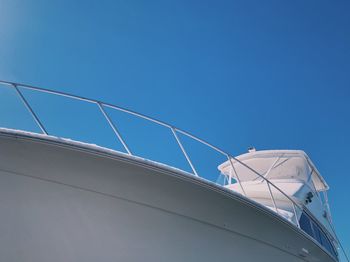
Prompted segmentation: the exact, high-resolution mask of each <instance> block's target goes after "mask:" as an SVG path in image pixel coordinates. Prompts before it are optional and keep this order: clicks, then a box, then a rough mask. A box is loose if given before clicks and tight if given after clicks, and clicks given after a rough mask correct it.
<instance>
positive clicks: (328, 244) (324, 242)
mask: <svg viewBox="0 0 350 262" xmlns="http://www.w3.org/2000/svg"><path fill="white" fill-rule="evenodd" d="M321 241H322V245H323V246H324V247H325V248H326V249H327V250H328V251H329V252H330V253H331V254H332V255H333V256H334V257H337V254H336V252H335V251H334V248H333V246H332V244H331V242H330V241H329V239H328V238H327V237H326V235H325V234H324V233H323V232H321Z"/></svg>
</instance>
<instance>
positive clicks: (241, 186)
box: [226, 154, 247, 197]
mask: <svg viewBox="0 0 350 262" xmlns="http://www.w3.org/2000/svg"><path fill="white" fill-rule="evenodd" d="M226 156H227V159H228V160H229V161H230V163H231V167H232V170H233V171H234V172H235V174H236V178H237V182H238V184H239V186H240V188H241V189H242V192H243V195H244V196H245V197H246V196H247V193H246V192H245V190H244V188H243V185H242V183H241V179H240V178H239V176H238V173H237V171H236V169H235V167H234V166H233V163H232V159H231V157H230V156H229V155H228V154H227V155H226ZM230 182H231V181H230Z"/></svg>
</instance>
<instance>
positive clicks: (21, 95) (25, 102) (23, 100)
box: [12, 84, 48, 135]
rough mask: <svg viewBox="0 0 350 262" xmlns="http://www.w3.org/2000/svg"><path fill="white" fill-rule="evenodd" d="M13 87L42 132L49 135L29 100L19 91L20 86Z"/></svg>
mask: <svg viewBox="0 0 350 262" xmlns="http://www.w3.org/2000/svg"><path fill="white" fill-rule="evenodd" d="M12 86H13V87H14V88H15V90H16V91H17V94H18V96H19V97H20V98H21V100H22V102H23V104H24V105H25V106H26V108H27V109H28V111H29V112H30V114H31V115H32V117H33V118H34V120H35V122H36V124H37V125H38V126H39V128H40V129H41V131H42V132H43V133H44V134H45V135H48V133H47V131H46V129H45V127H44V125H43V124H42V123H41V122H40V119H39V117H38V116H37V115H36V114H35V112H34V110H33V109H32V107H31V106H30V105H29V103H28V101H27V99H25V97H24V96H23V94H22V92H21V91H20V90H19V88H18V86H17V85H16V84H12Z"/></svg>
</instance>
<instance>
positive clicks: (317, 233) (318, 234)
mask: <svg viewBox="0 0 350 262" xmlns="http://www.w3.org/2000/svg"><path fill="white" fill-rule="evenodd" d="M311 223H312V228H313V230H314V235H313V237H314V239H316V240H317V242H318V243H320V244H321V245H322V240H321V231H320V229H319V227H318V226H317V224H316V223H315V222H313V221H312V222H311Z"/></svg>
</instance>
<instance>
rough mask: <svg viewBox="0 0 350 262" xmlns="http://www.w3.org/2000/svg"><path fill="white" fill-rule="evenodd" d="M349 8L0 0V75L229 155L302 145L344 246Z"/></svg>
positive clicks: (349, 182)
mask: <svg viewBox="0 0 350 262" xmlns="http://www.w3.org/2000/svg"><path fill="white" fill-rule="evenodd" d="M349 14H350V2H349V1H346V0H343V1H342V0H339V1H314V0H310V1H299V0H297V1H283V0H282V1H281V0H278V1H277V0H276V1H261V0H256V1H252V0H240V1H238V0H237V1H189V0H183V1H182V0H176V1H175V0H174V1H160V0H159V1H152V0H151V1H136V0H135V1H126V0H125V1H117V0H113V1H103V0H100V1H72V0H69V1H65V0H60V1H47V0H36V1H35V0H25V1H23V0H22V1H20V0H0V79H4V80H12V81H17V82H24V83H28V84H33V85H39V86H44V87H47V88H51V89H56V90H60V91H65V92H70V93H74V94H78V95H83V96H87V97H93V98H96V99H100V100H103V101H107V102H110V103H114V104H118V105H121V106H125V107H127V108H130V109H133V110H136V111H140V112H143V113H145V114H148V115H151V116H154V117H156V118H160V119H162V120H164V121H166V122H170V123H173V124H174V125H176V126H179V127H181V128H183V129H185V130H188V131H190V132H192V133H194V134H196V135H199V136H200V137H202V138H204V139H206V140H208V141H210V142H212V143H213V144H216V145H218V146H219V147H221V148H223V149H225V150H227V151H228V152H230V153H232V154H234V155H237V154H240V153H243V152H245V151H246V149H247V148H248V147H249V146H251V145H252V146H255V147H256V148H257V149H302V150H304V151H306V152H307V153H308V154H309V156H310V157H311V158H312V160H313V161H314V163H315V164H316V166H317V167H318V169H319V170H320V172H321V173H322V175H323V176H324V177H325V179H326V180H327V182H328V184H329V185H330V188H331V189H330V192H329V197H330V203H331V208H332V211H333V218H334V221H335V226H336V229H337V231H338V235H339V236H340V238H341V239H342V240H343V244H344V246H345V248H346V249H347V250H348V252H349V251H350V226H349V216H350V205H349V201H350V193H349V192H350V190H349V186H350V172H349V168H348V163H349V160H350V155H349V148H350V138H349V134H350V123H349V115H350V15H349ZM1 92H3V93H0V94H2V98H4V97H5V93H4V92H5V91H1ZM7 101H10V100H7ZM38 101H39V104H40V101H41V103H42V104H45V103H44V102H43V100H40V99H39V100H38ZM46 104H47V103H46ZM3 106H4V103H3ZM71 107H72V108H75V107H74V106H71ZM6 108H7V109H8V108H11V110H12V109H13V108H12V107H8V106H7V107H6ZM68 109H69V106H67V107H60V109H59V110H56V111H55V112H56V113H57V112H58V111H60V113H61V114H63V115H64V116H65V117H67V115H70V113H69V111H68ZM53 111H54V110H53ZM3 112H6V111H4V110H3ZM2 114H5V113H2ZM42 114H43V117H44V118H45V117H46V118H47V119H48V120H47V121H50V120H49V116H47V115H45V113H42ZM91 114H93V113H91ZM70 117H71V119H70V120H69V122H67V123H66V124H65V125H61V126H60V125H59V124H57V123H56V126H55V127H51V130H53V129H55V128H56V129H57V130H59V129H60V128H61V129H60V130H61V131H62V129H63V127H65V128H66V129H67V125H68V124H70V125H73V124H74V123H76V122H77V119H74V117H72V116H70ZM89 117H90V115H88V116H86V114H85V118H84V117H80V119H82V121H83V120H88V118H89ZM62 118H64V117H62ZM52 125H55V123H52ZM78 130H79V127H77V128H76V131H78ZM91 130H94V131H96V132H97V129H94V127H92V129H91ZM62 132H63V131H62ZM101 132H104V131H101ZM145 136H147V134H146V133H144V136H141V137H139V138H138V139H139V141H138V142H140V143H142V141H144V140H145V139H144V138H145ZM96 143H98V142H96ZM101 143H102V144H103V142H101ZM135 147H136V146H135Z"/></svg>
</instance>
